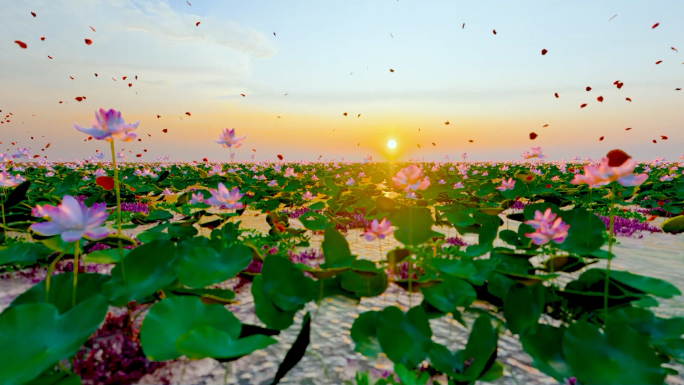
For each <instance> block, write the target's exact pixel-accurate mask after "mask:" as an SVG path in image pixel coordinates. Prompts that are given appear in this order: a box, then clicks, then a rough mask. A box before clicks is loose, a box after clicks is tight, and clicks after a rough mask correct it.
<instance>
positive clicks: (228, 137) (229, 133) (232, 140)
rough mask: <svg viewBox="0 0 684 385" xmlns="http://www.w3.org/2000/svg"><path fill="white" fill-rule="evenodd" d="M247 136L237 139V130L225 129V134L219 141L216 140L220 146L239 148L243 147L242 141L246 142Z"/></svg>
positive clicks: (220, 136) (222, 134)
mask: <svg viewBox="0 0 684 385" xmlns="http://www.w3.org/2000/svg"><path fill="white" fill-rule="evenodd" d="M246 137H247V135H244V136H241V137H236V136H235V129H234V128H231V129H227V128H224V129H223V133H221V135H219V138H218V140H215V142H216V143H218V144H220V145H221V146H223V147H224V148H228V147H235V148H238V147H240V146H242V141H243V140H245V138H246Z"/></svg>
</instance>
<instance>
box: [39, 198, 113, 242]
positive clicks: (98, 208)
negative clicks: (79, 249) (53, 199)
mask: <svg viewBox="0 0 684 385" xmlns="http://www.w3.org/2000/svg"><path fill="white" fill-rule="evenodd" d="M32 212H34V213H35V214H42V215H41V216H47V217H48V218H50V221H49V222H42V223H34V224H32V225H31V230H33V231H35V232H36V233H38V234H41V235H45V236H52V235H58V234H59V235H61V237H62V240H63V241H64V242H75V241H78V240H79V239H81V237H83V236H84V235H85V236H86V237H88V238H90V239H94V240H97V239H102V238H104V237H106V236H107V235H108V234H109V230H108V229H107V228H106V227H101V226H102V224H104V223H105V221H106V220H107V217H108V214H107V205H106V204H105V203H95V204H94V205H93V206H91V207H90V208H88V207H86V205H85V204H83V203H80V202H79V201H77V200H76V198H74V197H72V196H71V195H65V196H64V198H62V203H61V204H60V205H57V207H53V206H49V205H46V206H43V207H42V208H41V209H37V210H35V211H33V210H32ZM35 214H34V215H35Z"/></svg>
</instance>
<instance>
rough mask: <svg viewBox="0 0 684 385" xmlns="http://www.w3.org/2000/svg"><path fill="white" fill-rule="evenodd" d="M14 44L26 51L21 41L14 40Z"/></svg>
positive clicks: (24, 44)
mask: <svg viewBox="0 0 684 385" xmlns="http://www.w3.org/2000/svg"><path fill="white" fill-rule="evenodd" d="M14 42H15V43H17V45H19V47H21V48H23V49H26V47H27V45H26V43H24V42H23V41H19V40H15V41H14Z"/></svg>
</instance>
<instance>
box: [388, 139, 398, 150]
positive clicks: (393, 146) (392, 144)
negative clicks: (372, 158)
mask: <svg viewBox="0 0 684 385" xmlns="http://www.w3.org/2000/svg"><path fill="white" fill-rule="evenodd" d="M387 147H389V148H395V147H397V142H395V141H394V140H390V141H389V142H387Z"/></svg>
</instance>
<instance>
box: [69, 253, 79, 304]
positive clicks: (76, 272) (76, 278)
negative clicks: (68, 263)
mask: <svg viewBox="0 0 684 385" xmlns="http://www.w3.org/2000/svg"><path fill="white" fill-rule="evenodd" d="M74 247H75V249H74V267H73V270H74V290H73V292H72V296H71V306H72V307H75V306H76V287H77V286H78V257H79V254H80V252H81V249H80V248H79V247H78V241H76V242H74Z"/></svg>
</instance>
